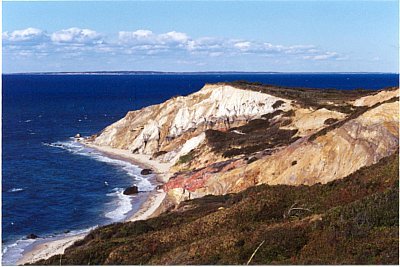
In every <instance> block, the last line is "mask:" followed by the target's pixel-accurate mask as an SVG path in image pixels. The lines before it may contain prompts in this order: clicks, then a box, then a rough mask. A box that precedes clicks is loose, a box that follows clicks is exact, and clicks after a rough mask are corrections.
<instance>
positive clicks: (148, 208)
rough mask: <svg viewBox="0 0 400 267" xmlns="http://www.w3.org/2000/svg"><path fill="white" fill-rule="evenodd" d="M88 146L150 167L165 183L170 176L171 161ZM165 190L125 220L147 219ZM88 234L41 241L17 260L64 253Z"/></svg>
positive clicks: (156, 193) (138, 164) (142, 166)
mask: <svg viewBox="0 0 400 267" xmlns="http://www.w3.org/2000/svg"><path fill="white" fill-rule="evenodd" d="M81 143H82V144H84V145H85V146H87V147H90V148H93V149H96V150H98V151H100V152H102V153H104V154H106V155H109V156H110V157H115V158H119V159H121V160H125V161H129V162H130V163H132V164H134V165H136V166H139V167H140V168H143V169H144V168H149V169H152V170H154V174H155V175H156V179H157V181H158V182H160V183H165V182H167V181H168V179H169V177H170V173H169V169H170V167H171V164H170V163H160V162H157V161H155V160H151V159H150V156H147V155H138V154H132V153H130V151H128V150H123V149H116V148H111V147H102V146H97V145H94V144H92V143H87V142H81ZM165 195H166V194H165V192H164V191H162V190H157V189H155V190H153V192H151V193H150V195H149V197H148V198H147V200H146V201H145V202H144V203H143V204H142V206H141V207H140V208H139V210H138V211H137V212H135V213H134V214H133V215H132V216H130V217H129V218H127V219H126V220H125V221H138V220H146V219H147V218H149V217H150V216H151V215H152V214H153V213H154V212H155V211H156V210H157V208H158V207H159V206H160V204H161V203H162V201H163V199H164V197H165ZM85 235H86V234H79V235H74V236H68V237H64V238H60V239H57V240H52V241H49V242H45V243H40V244H38V245H36V246H34V247H33V249H31V250H30V251H28V252H26V253H24V254H23V257H22V258H21V259H20V260H19V261H18V262H17V264H18V265H23V264H26V263H33V262H36V261H38V260H41V259H47V258H50V257H52V256H54V255H57V254H62V253H64V251H65V249H66V248H67V247H69V246H71V245H72V244H73V243H74V242H75V241H77V240H80V239H83V238H84V237H85Z"/></svg>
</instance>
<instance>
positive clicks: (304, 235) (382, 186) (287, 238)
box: [36, 153, 399, 265]
mask: <svg viewBox="0 0 400 267" xmlns="http://www.w3.org/2000/svg"><path fill="white" fill-rule="evenodd" d="M398 163H399V157H398V153H396V154H395V155H392V156H390V157H387V158H384V159H382V160H381V161H380V162H379V163H377V164H375V165H372V166H369V167H364V168H362V169H360V170H359V171H357V172H355V173H353V174H352V175H350V176H348V177H346V178H344V179H342V180H336V181H333V182H330V183H328V184H324V185H321V184H316V185H313V186H297V187H294V186H288V185H276V186H268V185H260V186H256V187H251V188H248V189H247V190H245V191H243V192H240V193H238V194H229V195H223V196H206V197H203V198H200V199H195V200H190V201H185V202H182V203H181V204H180V205H179V207H177V208H176V209H174V210H170V211H169V212H166V213H164V214H162V215H160V216H159V217H157V218H153V219H149V220H146V221H138V222H133V223H117V224H112V225H109V226H105V227H100V228H97V229H95V230H93V231H92V232H91V233H90V234H89V235H88V236H87V237H86V238H85V239H84V240H82V241H79V242H76V243H75V244H74V245H73V246H72V247H70V248H68V249H67V250H66V253H65V254H64V255H63V257H62V258H60V256H59V255H57V256H54V257H52V258H50V259H48V260H46V261H40V262H37V263H36V264H52V265H59V264H60V259H61V264H74V265H86V264H132V265H133V264H158V265H164V264H246V263H247V262H248V261H250V258H251V264H398V262H399V260H398V257H399V251H398V245H399V239H398V216H399V214H398V212H399V206H398V204H399V203H398V201H399V200H398V193H399V191H398V175H399V172H398V167H399V165H398ZM264 241H265V243H263V244H262V245H261V246H260V244H261V243H262V242H264ZM257 248H258V250H257V252H256V253H254V252H255V250H256V249H257Z"/></svg>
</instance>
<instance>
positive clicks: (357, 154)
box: [87, 81, 399, 212]
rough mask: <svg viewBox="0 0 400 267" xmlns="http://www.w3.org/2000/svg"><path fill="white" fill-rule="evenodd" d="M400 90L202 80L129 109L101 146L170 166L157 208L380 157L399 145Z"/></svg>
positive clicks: (342, 169)
mask: <svg viewBox="0 0 400 267" xmlns="http://www.w3.org/2000/svg"><path fill="white" fill-rule="evenodd" d="M398 114H399V89H398V88H387V89H385V90H379V91H365V90H351V91H340V90H318V89H307V88H282V87H276V86H270V85H262V84H258V83H246V82H240V81H239V82H233V83H218V84H213V85H211V84H208V85H205V86H204V87H203V89H201V90H200V91H199V92H196V93H194V94H191V95H188V96H185V97H183V96H180V97H175V98H172V99H170V100H168V101H166V102H164V103H162V104H159V105H154V106H150V107H146V108H143V109H141V110H138V111H132V112H129V113H128V114H127V115H126V116H125V117H124V118H122V119H121V120H119V121H118V122H116V123H114V124H112V125H110V126H108V127H107V128H106V129H104V130H103V131H102V132H101V133H100V134H99V135H97V136H93V137H92V138H90V139H87V142H92V143H94V144H95V145H98V146H109V147H114V148H122V149H126V150H129V151H131V152H132V153H135V154H147V155H151V156H152V158H153V159H154V160H156V161H159V162H168V163H170V164H174V166H173V167H172V168H171V169H170V172H171V175H169V176H171V178H170V179H169V181H168V182H167V183H166V184H165V185H164V186H163V190H164V191H165V192H166V193H167V197H166V199H165V200H164V203H163V206H162V207H161V208H160V210H159V212H161V211H162V210H165V209H166V208H168V207H170V206H174V205H178V204H179V203H180V202H181V201H183V200H186V199H193V198H199V197H202V196H205V195H208V194H214V195H221V194H228V193H233V192H240V191H241V190H244V189H246V188H248V187H250V186H255V185H259V184H288V185H301V184H307V185H312V184H315V183H327V182H329V181H333V180H335V179H340V178H343V177H345V176H347V175H349V174H351V173H353V172H354V171H356V170H358V169H360V168H361V167H363V166H369V165H371V164H374V163H376V162H378V161H379V160H380V159H381V158H383V157H386V156H389V155H391V154H393V153H394V151H396V150H397V148H398V145H399V116H398Z"/></svg>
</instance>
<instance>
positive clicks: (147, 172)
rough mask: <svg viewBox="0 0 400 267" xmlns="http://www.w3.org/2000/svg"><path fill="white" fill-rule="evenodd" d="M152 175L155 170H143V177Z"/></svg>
mask: <svg viewBox="0 0 400 267" xmlns="http://www.w3.org/2000/svg"><path fill="white" fill-rule="evenodd" d="M152 173H153V170H152V169H143V170H142V171H141V172H140V174H141V175H149V174H152Z"/></svg>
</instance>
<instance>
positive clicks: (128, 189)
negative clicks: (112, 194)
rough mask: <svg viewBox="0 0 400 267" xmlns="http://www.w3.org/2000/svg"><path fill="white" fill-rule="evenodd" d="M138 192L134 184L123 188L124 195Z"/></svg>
mask: <svg viewBox="0 0 400 267" xmlns="http://www.w3.org/2000/svg"><path fill="white" fill-rule="evenodd" d="M137 193H139V189H138V187H137V186H136V185H133V186H130V187H128V188H126V189H125V190H124V195H133V194H137Z"/></svg>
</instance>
